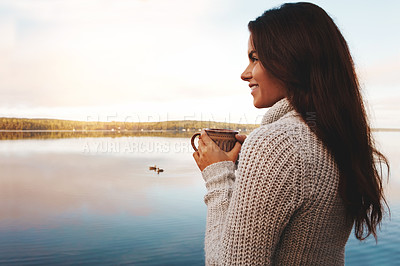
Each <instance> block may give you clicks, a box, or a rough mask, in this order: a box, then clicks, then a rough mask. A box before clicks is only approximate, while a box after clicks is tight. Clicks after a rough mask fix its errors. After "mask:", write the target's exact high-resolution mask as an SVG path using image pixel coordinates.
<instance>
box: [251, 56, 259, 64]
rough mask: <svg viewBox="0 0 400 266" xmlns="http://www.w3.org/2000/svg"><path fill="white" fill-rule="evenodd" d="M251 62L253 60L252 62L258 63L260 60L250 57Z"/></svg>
mask: <svg viewBox="0 0 400 266" xmlns="http://www.w3.org/2000/svg"><path fill="white" fill-rule="evenodd" d="M250 60H251V62H253V63H254V62H256V61H258V58H256V57H254V56H252V57H250Z"/></svg>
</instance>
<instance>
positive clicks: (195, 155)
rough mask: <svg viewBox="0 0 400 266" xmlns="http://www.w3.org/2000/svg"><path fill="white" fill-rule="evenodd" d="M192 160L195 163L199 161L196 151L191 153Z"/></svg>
mask: <svg viewBox="0 0 400 266" xmlns="http://www.w3.org/2000/svg"><path fill="white" fill-rule="evenodd" d="M193 158H194V160H195V161H196V162H198V161H199V159H200V155H199V152H198V151H195V152H193Z"/></svg>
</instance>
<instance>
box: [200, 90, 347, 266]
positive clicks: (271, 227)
mask: <svg viewBox="0 0 400 266" xmlns="http://www.w3.org/2000/svg"><path fill="white" fill-rule="evenodd" d="M310 118H312V116H310ZM311 122H312V121H311ZM310 125H311V124H310ZM235 170H236V169H235V164H234V163H233V162H229V161H224V162H218V163H214V164H212V165H209V166H208V167H206V168H205V169H204V170H203V171H202V175H203V178H204V180H205V182H206V188H207V194H206V195H205V197H204V201H205V203H206V205H207V225H206V235H205V257H206V265H343V264H344V248H345V244H346V242H347V239H348V237H349V235H350V232H351V229H352V225H353V221H352V220H351V219H348V218H346V213H345V208H344V205H343V202H342V200H341V198H340V196H339V193H338V184H339V171H338V168H337V165H336V163H335V161H334V159H333V157H332V156H331V154H330V153H329V152H328V150H327V149H326V147H325V146H324V145H323V143H322V142H321V141H320V140H319V139H318V138H317V136H316V135H315V134H314V133H313V132H312V131H311V130H310V129H309V127H308V126H307V124H306V123H305V122H303V120H302V119H301V117H300V115H299V114H298V113H297V112H296V111H295V110H293V107H292V106H291V105H290V103H289V101H288V100H287V99H286V98H284V99H282V100H280V101H278V102H277V103H275V104H274V105H273V106H272V107H271V108H270V109H269V110H268V111H267V113H266V114H265V115H264V117H263V120H262V123H261V126H260V127H259V128H257V129H256V130H254V131H253V132H252V133H251V134H250V135H249V136H248V137H247V139H246V140H245V142H244V143H243V145H242V149H241V153H240V159H239V163H238V166H237V170H236V171H235Z"/></svg>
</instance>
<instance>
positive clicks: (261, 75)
mask: <svg viewBox="0 0 400 266" xmlns="http://www.w3.org/2000/svg"><path fill="white" fill-rule="evenodd" d="M253 78H254V79H255V80H256V82H257V83H258V84H260V82H261V83H262V82H263V80H264V79H265V72H264V71H263V69H262V67H260V66H259V65H258V64H257V65H256V66H254V68H253Z"/></svg>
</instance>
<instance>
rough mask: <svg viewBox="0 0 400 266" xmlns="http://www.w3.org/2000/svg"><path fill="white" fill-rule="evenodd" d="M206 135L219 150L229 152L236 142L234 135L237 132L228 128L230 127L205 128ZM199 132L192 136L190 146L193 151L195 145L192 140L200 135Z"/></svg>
mask: <svg viewBox="0 0 400 266" xmlns="http://www.w3.org/2000/svg"><path fill="white" fill-rule="evenodd" d="M205 131H206V133H207V135H208V136H209V137H210V138H211V139H212V140H213V141H214V142H215V143H216V144H217V145H218V147H220V148H221V150H223V151H226V152H229V151H231V150H232V149H233V147H234V146H235V143H236V141H237V140H236V138H235V135H236V134H238V133H239V132H237V131H234V130H230V129H219V128H206V129H205ZM200 135H201V133H200V132H198V133H195V134H194V135H193V136H192V139H191V142H192V147H193V149H194V150H195V151H197V147H196V145H195V144H194V140H195V138H196V137H197V136H200Z"/></svg>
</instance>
